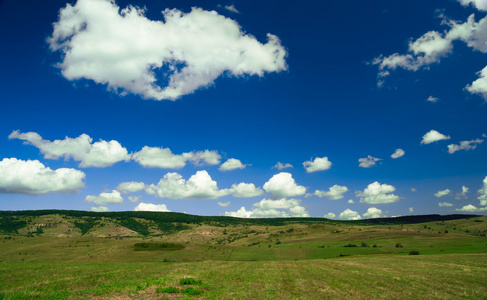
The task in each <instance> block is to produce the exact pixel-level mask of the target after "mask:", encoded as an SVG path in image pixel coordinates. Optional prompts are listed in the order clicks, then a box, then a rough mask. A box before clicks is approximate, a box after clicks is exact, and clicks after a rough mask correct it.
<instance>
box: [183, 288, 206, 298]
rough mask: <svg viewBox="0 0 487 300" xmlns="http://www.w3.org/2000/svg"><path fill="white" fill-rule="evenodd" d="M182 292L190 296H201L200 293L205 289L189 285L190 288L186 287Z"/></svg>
mask: <svg viewBox="0 0 487 300" xmlns="http://www.w3.org/2000/svg"><path fill="white" fill-rule="evenodd" d="M182 293H183V294H185V295H189V296H199V295H201V294H203V291H202V290H197V289H195V288H192V287H188V288H185V289H184V290H183V291H182Z"/></svg>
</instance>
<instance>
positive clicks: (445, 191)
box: [435, 189, 451, 198]
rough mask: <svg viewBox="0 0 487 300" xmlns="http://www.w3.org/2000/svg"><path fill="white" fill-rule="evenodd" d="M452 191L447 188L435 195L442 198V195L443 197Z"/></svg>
mask: <svg viewBox="0 0 487 300" xmlns="http://www.w3.org/2000/svg"><path fill="white" fill-rule="evenodd" d="M450 193H451V191H450V190H449V189H446V190H442V191H438V192H436V193H435V196H436V197H438V198H440V197H443V196H446V195H448V194H450Z"/></svg>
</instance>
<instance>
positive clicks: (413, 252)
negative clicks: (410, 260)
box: [409, 250, 419, 255]
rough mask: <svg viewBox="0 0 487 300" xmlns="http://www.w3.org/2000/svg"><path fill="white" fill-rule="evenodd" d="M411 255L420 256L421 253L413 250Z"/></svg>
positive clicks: (410, 252)
mask: <svg viewBox="0 0 487 300" xmlns="http://www.w3.org/2000/svg"><path fill="white" fill-rule="evenodd" d="M409 255H419V251H416V250H411V251H409Z"/></svg>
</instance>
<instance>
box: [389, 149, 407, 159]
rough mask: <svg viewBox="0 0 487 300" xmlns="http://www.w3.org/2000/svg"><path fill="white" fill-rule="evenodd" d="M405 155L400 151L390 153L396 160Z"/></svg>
mask: <svg viewBox="0 0 487 300" xmlns="http://www.w3.org/2000/svg"><path fill="white" fill-rule="evenodd" d="M405 153H406V152H404V150H402V149H396V151H394V153H392V155H391V157H392V158H394V159H396V158H399V157H403V156H404V154H405Z"/></svg>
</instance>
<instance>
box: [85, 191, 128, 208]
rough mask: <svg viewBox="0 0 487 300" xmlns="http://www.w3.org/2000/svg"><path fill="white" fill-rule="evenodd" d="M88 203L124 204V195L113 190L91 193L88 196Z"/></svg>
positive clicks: (86, 199)
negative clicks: (97, 193) (98, 193)
mask: <svg viewBox="0 0 487 300" xmlns="http://www.w3.org/2000/svg"><path fill="white" fill-rule="evenodd" d="M84 202H87V203H94V204H96V205H110V204H122V203H123V197H122V195H120V192H119V191H117V190H113V191H111V192H104V193H101V194H100V195H98V196H93V195H89V196H86V198H85V201H84Z"/></svg>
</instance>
